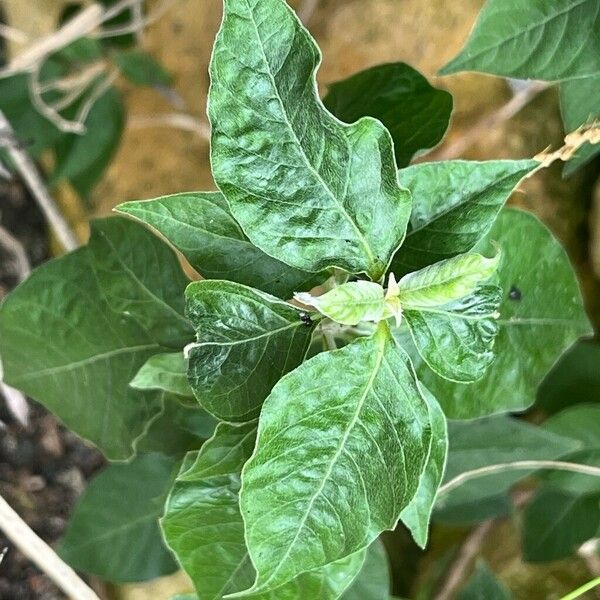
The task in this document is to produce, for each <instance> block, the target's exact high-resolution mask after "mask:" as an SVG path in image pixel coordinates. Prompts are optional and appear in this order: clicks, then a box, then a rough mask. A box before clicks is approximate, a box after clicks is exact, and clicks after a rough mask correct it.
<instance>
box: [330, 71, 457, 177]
mask: <svg viewBox="0 0 600 600" xmlns="http://www.w3.org/2000/svg"><path fill="white" fill-rule="evenodd" d="M323 103H324V104H325V106H326V107H327V108H328V109H329V110H330V111H331V113H332V114H334V115H335V116H336V117H337V118H338V119H340V120H341V121H344V122H345V123H354V122H355V121H358V120H359V119H360V118H362V117H374V118H376V119H379V121H381V122H382V123H383V124H384V125H385V126H386V128H387V129H388V131H389V132H390V133H391V134H392V139H393V140H394V150H395V154H396V161H397V163H398V166H399V167H404V166H406V165H407V164H408V163H409V162H410V159H411V158H412V157H413V155H415V154H416V153H418V152H420V151H423V150H428V149H430V148H433V147H434V146H436V145H437V144H438V143H439V142H440V141H441V140H442V138H443V137H444V134H445V133H446V129H447V128H448V123H449V121H450V115H451V113H452V96H451V95H450V94H449V93H448V92H445V91H443V90H438V89H436V88H434V87H432V86H431V85H430V84H429V82H428V81H427V79H425V77H423V75H421V74H420V73H419V72H418V71H417V70H415V69H413V68H412V67H411V66H409V65H407V64H405V63H390V64H383V65H377V66H375V67H371V68H370V69H365V70H364V71H361V72H360V73H356V74H354V75H352V76H351V77H348V79H344V80H343V81H338V82H336V83H333V84H331V85H330V86H329V92H328V93H327V96H325V98H324V100H323Z"/></svg>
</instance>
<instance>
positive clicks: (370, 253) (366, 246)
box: [243, 0, 376, 267]
mask: <svg viewBox="0 0 600 600" xmlns="http://www.w3.org/2000/svg"><path fill="white" fill-rule="evenodd" d="M243 1H244V2H245V4H246V8H247V9H248V13H249V14H250V15H251V17H250V21H251V23H252V25H253V27H254V30H255V32H256V37H257V39H258V41H259V44H258V45H259V47H260V51H261V54H262V56H263V59H264V63H265V65H266V68H267V69H266V71H267V74H268V76H269V79H270V80H271V83H272V85H273V89H274V90H275V91H276V95H275V97H276V98H277V102H278V103H279V106H280V107H281V111H282V114H283V116H284V119H285V123H286V124H287V126H288V128H289V130H290V132H291V133H292V136H293V138H294V140H295V141H296V143H297V145H298V148H300V152H301V155H302V156H303V158H304V160H305V163H306V165H307V166H308V169H309V170H310V171H311V172H312V173H314V175H315V176H316V177H317V179H318V181H319V182H320V183H321V184H322V186H323V188H324V189H325V190H326V191H327V193H328V195H329V196H330V197H331V199H332V200H333V202H334V204H336V205H337V206H338V209H339V210H340V212H341V214H342V215H343V216H344V217H345V218H346V220H347V221H348V222H349V223H350V225H351V227H352V228H353V229H354V231H355V233H356V235H357V237H358V239H359V242H360V244H361V245H362V247H363V249H364V251H365V254H366V256H367V258H368V260H369V261H370V266H371V267H372V266H373V265H374V264H375V263H376V260H375V255H374V254H373V251H372V250H371V247H370V246H369V244H368V242H367V240H366V238H365V236H364V235H363V233H362V232H361V231H360V229H359V228H358V225H357V224H356V223H355V221H354V220H353V219H352V217H351V216H350V215H349V214H348V211H347V210H346V207H345V206H344V205H343V204H342V203H341V202H340V201H339V200H338V199H337V198H336V197H335V194H334V193H333V192H332V191H331V189H330V188H329V186H328V185H327V184H326V183H325V180H324V179H323V177H322V176H321V174H320V173H319V172H318V171H317V170H316V169H315V168H314V167H313V165H312V164H311V162H310V160H309V159H308V156H307V155H306V152H305V150H304V146H303V145H302V144H301V143H300V140H299V139H298V136H297V135H296V131H295V130H294V128H293V127H292V124H291V123H290V120H289V118H288V114H287V110H286V108H285V105H284V103H283V99H282V98H281V95H280V93H279V88H278V87H277V83H276V82H275V77H274V76H273V73H272V71H271V67H270V64H269V60H268V58H267V55H266V53H265V47H264V44H263V40H262V37H261V35H260V31H259V29H258V25H257V23H256V21H255V19H254V11H253V10H252V8H251V6H250V3H249V2H248V0H243ZM289 10H291V9H289ZM294 18H295V17H294ZM313 72H314V71H313ZM311 77H313V75H312V74H311ZM316 102H317V103H318V102H319V100H318V98H317V99H316ZM345 140H346V145H347V147H348V150H349V151H350V148H349V144H348V141H347V138H345Z"/></svg>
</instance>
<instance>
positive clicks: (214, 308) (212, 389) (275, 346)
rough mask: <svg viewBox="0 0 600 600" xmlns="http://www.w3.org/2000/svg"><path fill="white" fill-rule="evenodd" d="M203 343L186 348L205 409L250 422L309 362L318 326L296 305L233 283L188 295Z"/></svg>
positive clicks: (207, 285)
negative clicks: (284, 378)
mask: <svg viewBox="0 0 600 600" xmlns="http://www.w3.org/2000/svg"><path fill="white" fill-rule="evenodd" d="M186 299H187V315H188V317H189V318H190V319H191V321H192V323H193V324H194V327H195V328H196V331H197V341H196V342H195V343H193V344H190V345H189V346H188V347H187V348H186V353H187V357H188V361H189V367H188V375H189V380H190V384H191V386H192V389H193V391H194V394H195V395H196V398H197V399H198V401H199V402H200V404H201V406H202V407H203V408H205V409H206V410H207V411H208V412H210V413H211V414H213V415H215V416H216V417H218V418H220V419H222V420H225V421H249V420H252V419H254V418H256V417H257V416H258V414H259V412H260V407H261V405H262V403H263V400H264V399H265V398H266V397H267V396H268V395H269V393H270V391H271V389H272V387H273V386H274V385H275V384H276V383H277V381H278V380H279V379H280V377H281V376H282V375H284V374H285V373H287V372H288V371H291V370H292V369H294V368H296V367H297V366H298V365H299V364H300V363H301V362H302V360H303V359H304V356H305V355H306V352H307V350H308V346H309V344H310V339H311V336H312V332H313V330H314V328H315V326H316V321H314V322H308V321H307V320H306V319H304V320H303V318H302V317H303V315H302V311H301V310H300V309H298V308H296V307H294V306H292V305H291V304H287V303H286V302H282V301H281V300H279V299H277V298H275V297H273V296H269V295H268V294H265V293H263V292H259V291H257V290H253V289H251V288H248V287H246V286H243V285H240V284H238V283H232V282H229V281H208V280H207V281H198V282H196V283H192V284H191V285H190V286H189V287H188V288H187V291H186Z"/></svg>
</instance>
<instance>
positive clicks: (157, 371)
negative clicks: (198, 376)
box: [130, 352, 194, 398]
mask: <svg viewBox="0 0 600 600" xmlns="http://www.w3.org/2000/svg"><path fill="white" fill-rule="evenodd" d="M130 385H131V387H133V388H135V389H136V390H163V391H165V392H168V393H170V394H175V395H177V396H182V397H183V398H193V397H194V392H192V388H191V387H190V384H189V382H188V378H187V362H186V360H185V358H184V357H183V353H182V352H169V353H164V354H155V355H154V356H151V357H150V358H149V359H148V360H147V361H146V362H145V363H144V364H143V366H142V368H141V369H140V370H139V371H138V372H137V374H136V376H135V377H134V378H133V380H132V381H131V383H130Z"/></svg>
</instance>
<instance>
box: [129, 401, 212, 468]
mask: <svg viewBox="0 0 600 600" xmlns="http://www.w3.org/2000/svg"><path fill="white" fill-rule="evenodd" d="M216 424H217V423H216V421H215V419H214V418H213V417H212V416H211V415H209V414H208V413H207V412H206V411H204V410H202V409H201V408H200V407H199V406H198V405H197V404H196V406H183V405H181V404H180V402H178V399H177V398H176V397H174V396H169V395H168V394H164V395H163V409H162V411H161V412H160V413H159V414H158V415H157V417H156V418H155V419H154V420H152V421H151V422H150V423H149V425H148V428H147V431H146V432H145V433H144V436H143V437H142V438H141V439H140V440H138V442H137V444H136V451H137V453H138V454H142V453H149V452H160V453H161V454H166V455H169V456H179V457H181V456H183V455H184V454H185V453H186V452H188V451H190V450H197V449H198V448H200V446H201V445H202V442H203V441H204V440H206V439H208V438H209V437H211V436H212V434H213V432H214V429H215V427H216Z"/></svg>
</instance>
